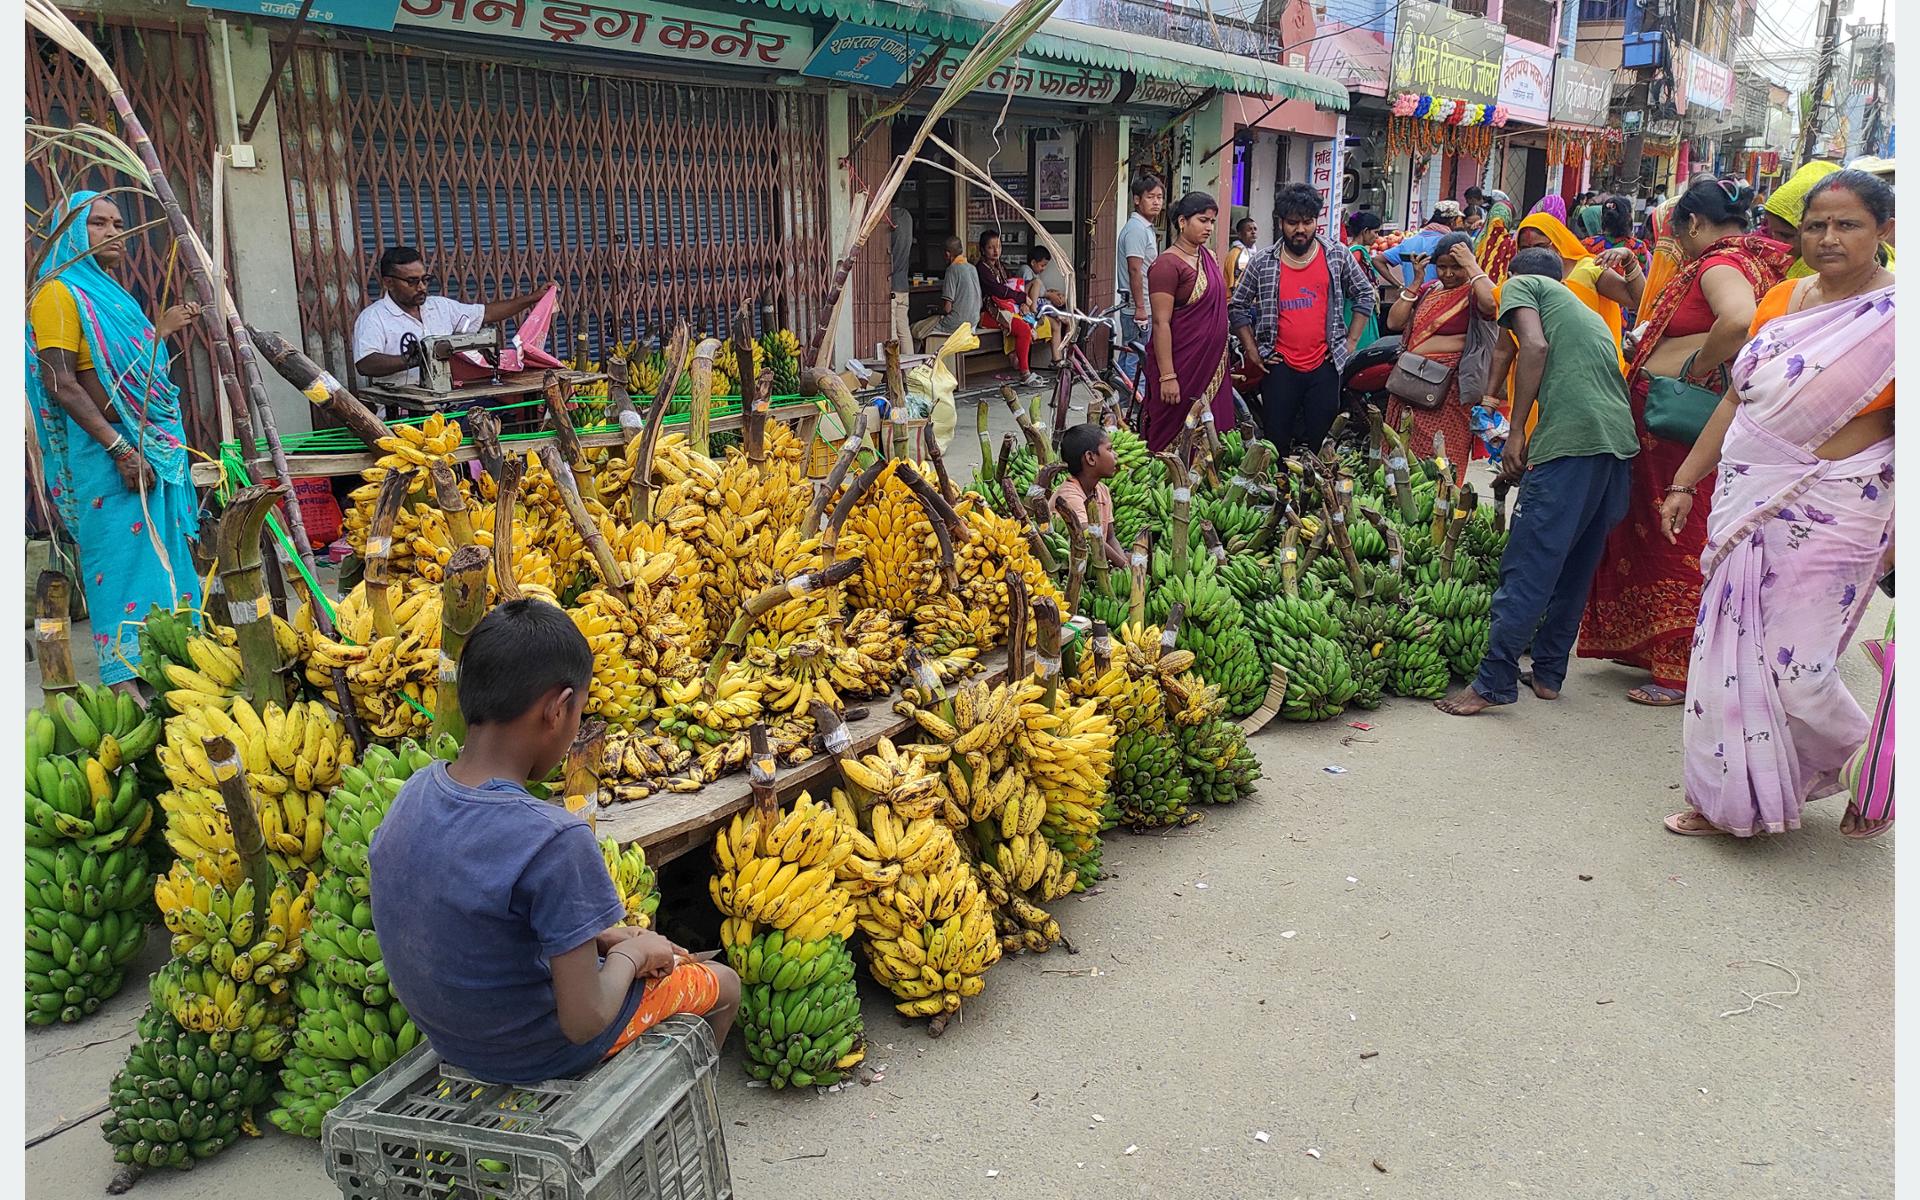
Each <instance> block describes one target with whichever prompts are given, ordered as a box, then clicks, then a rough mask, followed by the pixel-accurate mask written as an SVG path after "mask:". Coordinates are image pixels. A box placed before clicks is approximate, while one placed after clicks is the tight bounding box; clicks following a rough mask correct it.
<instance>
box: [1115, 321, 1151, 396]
mask: <svg viewBox="0 0 1920 1200" xmlns="http://www.w3.org/2000/svg"><path fill="white" fill-rule="evenodd" d="M1146 340H1147V327H1146V326H1144V325H1142V324H1140V323H1139V322H1138V321H1136V320H1134V319H1133V309H1132V308H1131V307H1129V308H1125V309H1122V310H1121V311H1120V344H1119V345H1117V346H1115V347H1114V348H1113V356H1114V365H1115V366H1117V367H1118V368H1119V369H1120V374H1121V375H1122V376H1123V377H1125V378H1126V379H1127V380H1129V381H1131V380H1132V379H1133V377H1134V373H1135V372H1136V371H1138V370H1139V368H1140V356H1139V355H1138V354H1133V353H1131V352H1129V351H1128V350H1127V349H1126V347H1128V346H1130V345H1132V344H1133V343H1135V342H1145V341H1146Z"/></svg>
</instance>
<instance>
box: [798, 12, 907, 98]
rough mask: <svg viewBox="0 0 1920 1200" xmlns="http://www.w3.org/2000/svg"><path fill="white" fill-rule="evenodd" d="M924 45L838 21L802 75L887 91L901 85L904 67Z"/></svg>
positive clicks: (899, 35) (891, 32)
mask: <svg viewBox="0 0 1920 1200" xmlns="http://www.w3.org/2000/svg"><path fill="white" fill-rule="evenodd" d="M924 44H925V43H924V41H923V40H922V39H920V38H916V37H912V36H910V35H908V34H904V33H900V32H898V31H897V30H892V29H882V28H880V27H879V26H877V25H858V24H855V23H854V22H852V21H841V22H840V23H839V24H837V25H835V26H834V27H833V30H832V32H830V33H828V34H827V36H825V37H823V38H821V39H820V45H819V48H818V49H816V50H814V52H813V57H812V58H810V59H808V60H807V66H806V69H805V70H804V71H802V72H801V74H803V75H811V76H813V77H814V78H815V79H834V80H838V81H839V82H841V83H855V84H861V85H863V86H866V87H877V88H890V87H892V86H893V85H895V84H897V83H899V82H900V80H901V78H902V77H903V76H904V75H905V74H906V72H907V64H908V63H909V62H912V61H913V56H914V53H915V52H916V51H918V50H919V49H920V48H921V47H922V46H923V45H924Z"/></svg>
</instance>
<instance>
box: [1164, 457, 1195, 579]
mask: <svg viewBox="0 0 1920 1200" xmlns="http://www.w3.org/2000/svg"><path fill="white" fill-rule="evenodd" d="M1160 461H1161V462H1163V463H1165V464H1166V465H1167V478H1168V479H1169V480H1170V481H1171V482H1172V484H1173V547H1172V553H1173V574H1174V578H1176V579H1177V578H1179V577H1180V576H1182V575H1185V574H1186V573H1187V565H1188V564H1187V552H1188V550H1189V549H1190V539H1191V538H1192V536H1193V535H1192V529H1191V521H1192V517H1193V488H1192V487H1190V486H1189V485H1188V482H1187V464H1185V463H1183V462H1181V461H1180V456H1179V455H1177V454H1162V455H1161V456H1160Z"/></svg>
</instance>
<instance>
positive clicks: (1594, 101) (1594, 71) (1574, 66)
mask: <svg viewBox="0 0 1920 1200" xmlns="http://www.w3.org/2000/svg"><path fill="white" fill-rule="evenodd" d="M1612 106H1613V72H1612V71H1609V70H1606V69H1605V68H1604V67H1595V66H1590V65H1589V64H1587V63H1583V62H1581V61H1580V60H1579V59H1574V58H1563V59H1561V60H1560V61H1559V62H1556V63H1554V64H1553V105H1552V107H1551V108H1550V109H1549V110H1548V113H1547V117H1548V119H1549V120H1551V121H1553V122H1554V123H1555V124H1565V125H1587V126H1592V127H1593V128H1596V129H1597V128H1600V127H1601V126H1604V125H1605V124H1606V123H1607V111H1608V109H1610V108H1611V107H1612Z"/></svg>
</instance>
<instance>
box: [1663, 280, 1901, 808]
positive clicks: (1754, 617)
mask: <svg viewBox="0 0 1920 1200" xmlns="http://www.w3.org/2000/svg"><path fill="white" fill-rule="evenodd" d="M1893 310H1894V298H1893V289H1892V288H1891V287H1888V288H1885V289H1883V290H1881V291H1877V292H1872V293H1869V294H1868V295H1865V296H1859V297H1854V298H1852V299H1848V300H1842V301H1837V302H1835V303H1833V304H1825V305H1821V306H1820V307H1819V308H1813V309H1808V310H1806V311H1805V312H1800V313H1795V314H1792V315H1790V316H1786V317H1782V318H1780V319H1779V320H1777V321H1773V322H1771V323H1769V324H1767V325H1766V326H1764V327H1763V328H1762V329H1761V330H1760V332H1759V333H1758V334H1757V335H1756V336H1755V337H1754V339H1753V341H1751V342H1749V343H1748V344H1747V347H1746V349H1744V350H1742V351H1741V352H1740V355H1739V357H1738V358H1737V359H1736V360H1735V363H1734V368H1733V386H1734V389H1735V390H1736V392H1737V393H1738V395H1739V398H1740V401H1741V402H1740V404H1739V406H1738V408H1737V410H1736V413H1735V416H1734V418H1733V424H1732V426H1731V427H1730V428H1729V429H1728V430H1727V436H1726V442H1725V444H1724V447H1723V449H1722V450H1721V455H1720V481H1719V487H1718V488H1717V490H1716V491H1715V492H1714V496H1713V515H1712V518H1711V521H1710V523H1709V526H1708V530H1707V543H1706V547H1705V550H1704V551H1703V552H1702V554H1701V556H1700V564H1701V570H1702V572H1703V573H1704V574H1705V575H1706V586H1705V588H1704V589H1703V590H1702V594H1701V605H1700V624H1699V629H1698V631H1697V632H1696V633H1695V634H1694V639H1693V659H1692V663H1691V666H1690V667H1689V670H1688V674H1687V706H1686V716H1685V733H1684V740H1685V747H1686V788H1687V801H1688V803H1690V804H1692V805H1693V807H1694V808H1695V809H1696V810H1698V811H1699V813H1700V814H1701V816H1703V817H1705V818H1706V819H1707V820H1708V821H1710V822H1712V823H1713V824H1714V825H1715V826H1717V827H1718V828H1720V829H1722V830H1725V831H1726V832H1728V833H1731V834H1734V835H1735V836H1738V837H1749V836H1752V835H1753V834H1756V833H1762V832H1766V833H1780V832H1784V831H1785V830H1789V829H1797V828H1799V826H1800V809H1801V806H1802V805H1803V804H1805V803H1806V802H1807V801H1808V800H1814V799H1818V798H1820V797H1822V796H1827V795H1832V794H1833V793H1834V792H1837V791H1839V790H1840V789H1841V784H1840V780H1839V775H1840V771H1841V769H1842V768H1843V767H1844V766H1845V765H1846V764H1847V760H1848V759H1849V758H1851V757H1852V756H1853V754H1854V752H1855V751H1857V750H1858V749H1859V748H1860V746H1861V744H1862V743H1863V742H1864V741H1865V740H1866V737H1867V732H1868V721H1867V716H1866V714H1865V713H1864V712H1862V711H1861V709H1860V705H1859V704H1858V703H1857V702H1856V701H1855V700H1854V698H1853V696H1852V694H1851V693H1849V692H1848V691H1847V688H1846V686H1845V684H1843V683H1842V682H1841V679H1840V674H1839V662H1840V656H1841V654H1842V652H1843V651H1844V650H1845V649H1846V647H1847V644H1848V643H1849V642H1850V641H1851V640H1852V639H1853V634H1854V631H1855V629H1856V628H1857V627H1858V626H1859V624H1860V618H1861V616H1862V615H1863V614H1864V613H1865V612H1866V609H1867V601H1868V599H1869V597H1870V596H1871V595H1872V593H1873V589H1874V584H1875V582H1876V581H1877V580H1878V578H1879V575H1880V563H1881V558H1882V555H1883V554H1884V553H1885V551H1886V547H1887V542H1888V539H1889V537H1890V536H1891V534H1892V530H1893V441H1892V439H1888V440H1886V441H1884V442H1880V443H1878V444H1876V445H1873V446H1870V447H1868V448H1867V449H1866V450H1863V451H1861V452H1860V453H1858V454H1856V455H1854V456H1852V457H1851V458H1846V459H1840V460H1837V461H1835V460H1828V459H1822V458H1818V457H1816V456H1815V455H1814V451H1815V450H1816V449H1818V448H1819V447H1820V446H1821V445H1822V444H1823V443H1825V442H1826V440H1827V439H1828V438H1830V437H1832V436H1833V434H1834V433H1835V432H1836V431H1837V430H1839V429H1840V427H1841V426H1843V425H1845V424H1846V423H1847V422H1848V421H1849V420H1851V419H1852V418H1853V417H1854V415H1855V414H1856V413H1858V412H1859V411H1860V410H1861V409H1862V408H1865V407H1866V406H1867V404H1868V403H1869V402H1870V401H1872V400H1873V398H1874V397H1875V396H1877V395H1878V394H1879V392H1880V389H1881V388H1883V387H1885V386H1886V385H1887V383H1888V382H1889V381H1890V380H1891V379H1892V378H1893V370H1894V362H1893V360H1894V326H1893Z"/></svg>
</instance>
